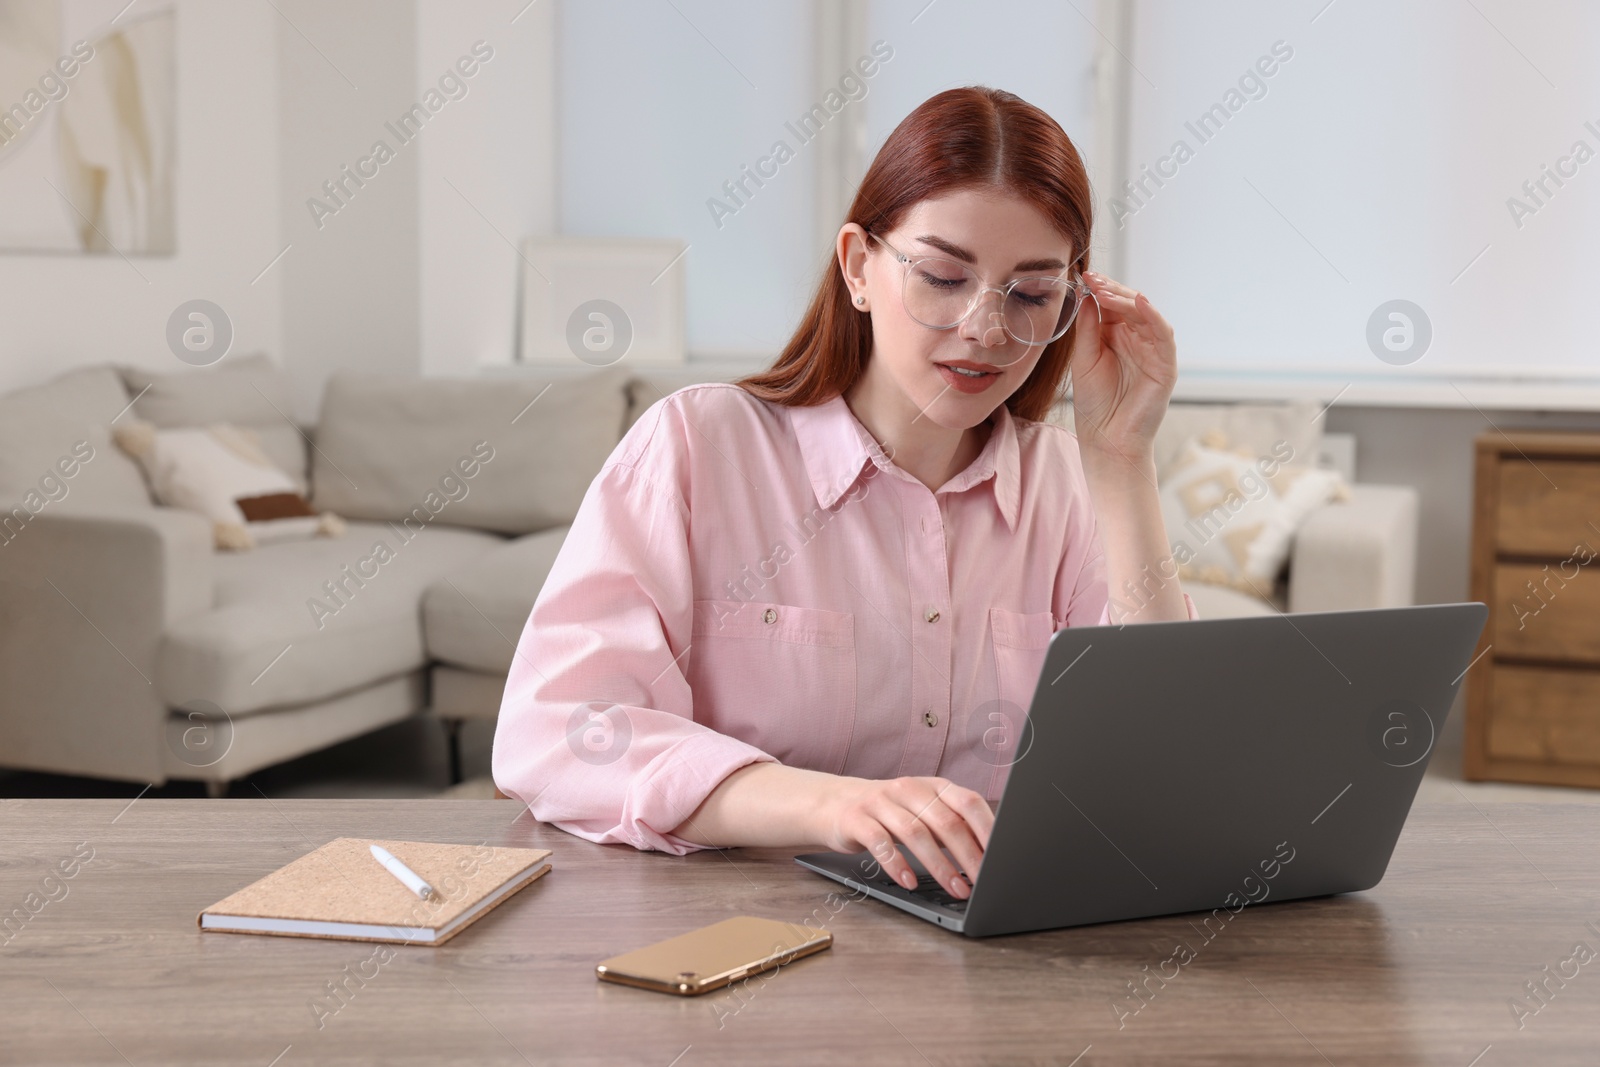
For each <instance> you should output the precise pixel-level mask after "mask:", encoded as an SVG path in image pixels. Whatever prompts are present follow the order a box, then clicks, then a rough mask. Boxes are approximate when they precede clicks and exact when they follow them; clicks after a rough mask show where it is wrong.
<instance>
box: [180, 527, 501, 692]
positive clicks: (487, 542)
mask: <svg viewBox="0 0 1600 1067" xmlns="http://www.w3.org/2000/svg"><path fill="white" fill-rule="evenodd" d="M503 543H504V542H503V540H502V539H501V538H499V537H496V536H494V535H493V534H487V533H482V532H478V531H473V530H452V529H448V528H443V527H430V528H427V529H424V530H422V531H421V532H420V533H415V534H411V535H410V539H409V540H408V539H407V538H406V537H403V536H402V534H401V532H400V531H397V530H396V529H395V528H394V527H392V526H388V525H383V524H375V523H351V524H350V528H349V531H348V533H347V534H346V535H345V536H344V537H340V538H334V539H325V538H317V539H316V540H312V541H291V542H285V543H281V544H271V545H263V546H261V547H260V548H258V549H256V550H255V551H254V552H245V553H237V554H236V553H218V554H217V556H216V559H215V567H216V594H215V597H214V601H213V607H212V608H211V610H210V611H206V612H202V613H201V614H199V615H194V616H191V617H189V618H186V619H182V620H180V621H179V622H177V623H175V624H173V625H172V626H170V627H168V629H167V634H166V637H165V639H164V640H163V641H162V645H161V650H160V652H159V654H158V655H157V660H156V677H155V683H156V688H157V690H158V692H159V693H160V694H161V696H162V698H163V699H164V700H166V702H167V703H168V704H169V705H171V706H173V707H177V706H180V705H183V704H186V703H188V702H189V701H193V700H207V701H210V702H212V703H214V704H216V705H217V706H219V707H220V708H222V709H223V710H224V711H226V712H227V713H228V714H229V715H232V716H238V715H242V714H248V713H250V712H254V711H260V710H263V709H266V708H273V707H278V706H281V705H286V704H301V703H305V702H307V701H311V700H318V699H321V698H324V697H328V696H332V695H334V694H337V693H342V692H345V691H347V690H350V689H353V688H355V687H357V686H362V685H367V684H370V683H372V682H375V681H378V680H379V679H383V678H389V677H392V676H394V675H396V674H401V673H403V672H406V671H413V670H417V669H418V668H420V667H423V666H425V665H426V663H427V658H428V657H427V653H426V652H425V651H424V647H423V639H422V595H423V592H424V591H425V590H426V589H427V588H428V587H429V586H431V585H432V584H433V583H434V582H436V581H438V580H439V577H440V576H441V575H445V574H453V573H456V572H458V571H459V570H461V568H462V567H464V566H465V565H466V564H467V563H468V562H469V561H471V560H472V559H474V558H475V557H477V556H480V555H483V554H484V553H485V552H489V551H492V550H493V549H495V548H498V547H500V546H501V545H502V544H503ZM280 657H281V659H280Z"/></svg>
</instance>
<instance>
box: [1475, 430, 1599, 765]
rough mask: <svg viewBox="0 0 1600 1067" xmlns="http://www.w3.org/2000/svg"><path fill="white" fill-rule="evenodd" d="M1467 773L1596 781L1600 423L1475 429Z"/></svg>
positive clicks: (1597, 760)
mask: <svg viewBox="0 0 1600 1067" xmlns="http://www.w3.org/2000/svg"><path fill="white" fill-rule="evenodd" d="M1473 511H1474V514H1473V526H1472V597H1473V599H1474V600H1481V601H1483V602H1484V603H1485V604H1487V605H1488V606H1489V619H1488V622H1487V623H1486V624H1485V626H1484V633H1483V638H1482V640H1481V641H1480V642H1479V644H1478V656H1479V658H1478V659H1477V660H1476V661H1475V662H1474V664H1473V666H1472V669H1471V671H1470V672H1469V673H1468V676H1467V683H1466V684H1467V719H1466V739H1465V761H1464V762H1465V766H1464V768H1463V770H1464V772H1465V774H1466V777H1467V778H1469V779H1478V780H1482V779H1494V780H1497V781H1504V782H1537V783H1542V784H1546V785H1577V786H1591V787H1597V788H1600V434H1579V433H1534V432H1520V433H1519V432H1514V431H1513V432H1511V433H1506V434H1501V433H1498V432H1494V433H1486V434H1483V435H1482V436H1480V437H1479V438H1478V440H1477V474H1476V487H1475V501H1474V508H1473Z"/></svg>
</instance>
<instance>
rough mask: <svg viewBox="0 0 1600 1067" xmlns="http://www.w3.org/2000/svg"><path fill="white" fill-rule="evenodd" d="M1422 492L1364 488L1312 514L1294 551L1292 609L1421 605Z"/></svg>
mask: <svg viewBox="0 0 1600 1067" xmlns="http://www.w3.org/2000/svg"><path fill="white" fill-rule="evenodd" d="M1417 503H1418V502H1417V491H1416V490H1415V489H1413V488H1412V487H1410V486H1404V485H1361V484H1357V485H1354V486H1351V488H1350V499H1349V500H1346V501H1339V502H1335V503H1331V504H1326V505H1324V506H1322V507H1320V508H1318V509H1317V510H1316V511H1314V512H1312V513H1311V514H1310V516H1308V517H1307V519H1306V521H1305V524H1304V525H1303V526H1301V528H1300V531H1299V533H1297V534H1296V535H1295V539H1294V547H1293V549H1292V550H1291V552H1290V556H1289V610H1290V611H1291V612H1304V611H1348V610H1353V609H1357V608H1390V607H1403V606H1405V605H1407V604H1411V603H1414V602H1415V599H1416V573H1417Z"/></svg>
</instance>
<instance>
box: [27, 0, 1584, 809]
mask: <svg viewBox="0 0 1600 1067" xmlns="http://www.w3.org/2000/svg"><path fill="white" fill-rule="evenodd" d="M1597 42H1600V7H1596V6H1595V5H1593V4H1587V3H1583V2H1581V0H1535V2H1531V3H1513V2H1512V0H1459V2H1458V0H1289V2H1286V0H1271V2H1268V0H1208V2H1204V3H1191V2H1179V0H985V2H982V3H979V2H977V0H767V2H763V3H760V4H749V3H736V2H733V0H450V2H445V0H228V2H220V0H0V109H4V110H3V111H0V797H38V796H67V797H76V796H108V797H127V798H129V799H130V800H131V799H133V798H135V797H137V796H142V795H150V796H174V797H176V796H201V795H207V794H209V795H216V796H235V797H254V796H258V795H265V796H269V797H313V796H347V797H348V796H357V797H360V796H374V797H416V796H432V795H438V794H447V795H452V796H489V795H492V792H493V786H492V783H491V781H490V779H489V755H490V748H491V742H492V739H493V732H494V723H495V716H496V713H497V710H498V706H499V699H500V694H501V690H502V688H503V686H504V681H505V676H506V672H507V670H508V669H509V667H510V665H511V663H512V659H513V656H514V655H515V648H516V641H517V638H518V635H519V634H520V632H521V629H522V626H523V623H524V621H525V620H526V618H527V615H528V612H529V610H530V608H531V606H532V604H533V601H534V598H535V597H536V596H537V594H538V591H539V587H540V583H541V582H542V581H543V579H544V577H545V575H546V574H547V573H548V571H549V569H550V566H551V564H552V562H553V560H554V558H555V554H556V552H557V551H558V550H559V548H560V546H561V543H562V538H563V536H564V535H565V531H566V527H567V525H568V524H569V523H570V521H571V519H572V517H573V515H574V513H575V512H576V509H577V506H578V504H579V502H580V501H581V499H582V497H583V493H584V490H585V488H586V487H587V485H588V484H589V481H590V479H592V478H593V477H594V475H595V473H597V472H598V470H599V469H600V466H601V464H602V463H603V462H604V460H605V459H606V457H607V456H608V455H609V454H610V451H611V449H612V448H613V447H614V446H615V445H616V443H617V441H618V440H619V439H620V437H621V435H622V433H624V432H625V431H626V429H627V427H628V426H630V425H631V423H632V420H633V419H634V418H636V417H637V416H638V414H639V413H640V412H641V411H642V410H644V409H645V408H647V407H648V406H649V405H650V404H652V403H654V402H655V401H656V400H658V399H660V398H661V397H662V396H664V395H666V394H667V393H669V392H671V391H672V390H674V389H676V388H678V387H680V386H683V385H686V384H690V383H693V382H700V381H715V380H731V379H733V378H736V377H738V376H740V375H743V374H747V373H750V372H752V371H755V370H758V369H760V368H762V367H764V366H765V365H767V364H769V363H770V362H771V361H772V360H773V359H774V357H775V356H776V355H777V353H778V352H779V350H780V349H781V348H782V347H783V346H784V344H785V343H786V342H787V340H788V339H789V337H790V335H791V333H792V331H793V330H794V329H795V327H796V325H797V323H798V322H799V320H800V317H801V314H802V312H803V311H804V308H805V305H806V303H807V301H809V299H810V298H811V295H812V293H813V292H814V290H815V287H816V282H817V279H818V277H819V274H820V272H823V271H827V270H834V269H837V266H836V263H835V261H834V241H835V238H836V236H837V234H838V230H839V227H840V225H841V223H842V222H843V221H844V219H845V215H846V212H847V210H848V209H849V207H850V204H851V201H852V198H853V196H854V191H855V188H856V185H857V183H858V181H859V179H860V177H861V174H862V173H863V171H864V170H865V168H866V166H867V164H868V162H869V161H870V160H871V159H872V157H873V155H874V153H875V152H876V151H877V149H878V147H879V146H880V145H881V144H882V143H883V141H884V139H885V138H886V137H887V135H888V134H889V132H890V131H891V130H892V129H893V128H894V127H895V125H896V124H897V123H898V122H899V121H900V120H901V119H902V118H903V117H904V116H905V115H906V114H907V113H908V112H910V111H911V110H912V109H913V108H915V107H916V106H917V105H918V104H920V103H921V102H922V101H924V100H925V99H927V98H928V97H930V96H932V95H933V94H935V93H938V92H940V91H942V90H945V89H949V88H953V87H956V86H962V85H971V84H983V85H989V86H993V87H996V88H1001V89H1005V90H1008V91H1010V92H1013V93H1015V94H1017V95H1019V96H1021V97H1022V98H1024V99H1025V100H1027V101H1029V102H1031V103H1033V104H1035V105H1037V106H1039V107H1040V108H1043V109H1044V110H1045V111H1047V112H1048V113H1049V114H1050V115H1052V116H1053V117H1054V118H1055V119H1056V120H1057V121H1058V122H1059V123H1060V124H1061V126H1062V127H1063V128H1064V129H1065V130H1066V132H1067V133H1068V134H1069V135H1070V136H1071V138H1072V139H1073V141H1074V142H1075V143H1076V144H1077V146H1078V149H1079V151H1080V152H1081V154H1082V156H1083V158H1084V161H1085V163H1086V165H1087V167H1088V171H1089V174H1090V176H1091V180H1092V184H1093V188H1094V192H1095V198H1096V204H1095V210H1096V219H1095V221H1096V226H1095V238H1094V244H1093V246H1092V249H1091V252H1090V257H1089V259H1090V262H1091V264H1092V266H1093V267H1094V269H1096V270H1099V271H1101V272H1103V273H1106V274H1109V275H1110V276H1111V277H1113V278H1116V279H1118V280H1121V281H1123V282H1125V283H1126V284H1128V285H1131V286H1133V287H1135V288H1137V289H1138V290H1140V291H1141V292H1143V293H1145V294H1147V295H1148V296H1149V297H1150V299H1151V300H1152V301H1153V303H1154V304H1155V306H1156V307H1157V308H1158V309H1159V310H1160V311H1161V313H1162V314H1163V315H1164V316H1165V318H1166V319H1167V320H1168V321H1169V322H1170V323H1171V324H1172V325H1173V327H1174V329H1175V331H1176V336H1177V341H1178V356H1179V365H1180V371H1181V377H1180V380H1179V382H1178V385H1177V391H1176V394H1175V396H1174V398H1173V404H1172V407H1171V410H1170V412H1169V415H1168V418H1167V421H1166V423H1164V425H1163V428H1162V432H1161V437H1160V439H1159V440H1158V442H1157V457H1156V458H1157V468H1158V474H1159V477H1160V481H1161V496H1162V504H1163V510H1164V516H1165V518H1166V520H1167V524H1168V534H1169V535H1170V536H1171V538H1172V540H1173V542H1174V545H1175V546H1176V544H1177V543H1178V542H1180V541H1181V542H1184V543H1185V545H1186V548H1187V549H1192V550H1193V558H1192V561H1191V562H1188V563H1186V569H1185V571H1184V580H1183V584H1184V588H1185V590H1186V591H1188V592H1190V593H1191V595H1192V596H1193V598H1194V600H1195V602H1196V605H1197V607H1198V610H1199V612H1200V614H1201V616H1202V617H1206V618H1217V617H1226V616H1239V615H1252V614H1255V615H1276V614H1282V613H1288V614H1289V615H1290V616H1291V617H1292V615H1293V614H1294V613H1297V612H1311V611H1331V610H1344V609H1350V608H1366V607H1390V606H1402V605H1407V604H1414V603H1442V602H1453V601H1462V600H1469V599H1470V600H1482V601H1484V602H1485V603H1487V604H1488V605H1489V606H1490V609H1491V612H1490V619H1489V623H1488V626H1487V628H1486V630H1485V633H1484V636H1483V640H1482V643H1481V645H1480V652H1479V655H1478V658H1477V659H1476V660H1475V661H1474V663H1473V665H1472V667H1471V668H1470V669H1469V671H1468V674H1467V677H1466V684H1465V686H1464V689H1463V696H1462V698H1461V699H1459V700H1458V701H1457V706H1456V707H1455V708H1454V709H1452V711H1451V713H1450V715H1449V717H1448V719H1447V721H1446V722H1444V723H1442V724H1435V727H1436V729H1435V730H1430V731H1429V735H1428V736H1427V737H1418V738H1417V739H1416V742H1415V743H1416V744H1417V746H1418V748H1419V751H1421V752H1424V753H1430V754H1431V755H1432V762H1431V764H1430V767H1429V774H1428V777H1427V779H1426V782H1425V785H1424V795H1428V796H1433V797H1436V798H1439V799H1444V800H1450V801H1456V802H1463V803H1469V802H1471V800H1472V798H1475V797H1486V796H1501V795H1504V796H1515V797H1518V798H1532V799H1541V798H1544V799H1563V800H1571V799H1579V800H1593V799H1597V798H1600V578H1597V577H1596V576H1595V570H1594V568H1592V567H1590V566H1589V565H1588V564H1589V563H1590V562H1591V561H1592V560H1593V559H1594V557H1595V556H1596V554H1597V553H1600V354H1597V351H1596V347H1595V342H1594V327H1593V307H1594V303H1595V299H1594V293H1595V292H1596V291H1597V289H1600V255H1597V251H1596V250H1597V247H1600V245H1597V238H1600V162H1596V161H1595V156H1596V152H1597V151H1600V64H1597V63H1596V62H1595V58H1596V56H1595V48H1596V43H1597ZM1053 418H1054V419H1056V420H1057V421H1060V422H1062V423H1063V424H1065V425H1068V426H1070V425H1071V420H1072V410H1071V404H1070V400H1068V399H1063V402H1062V403H1061V404H1060V405H1059V406H1058V408H1057V410H1056V413H1055V415H1054V416H1053ZM730 491H732V490H731V489H730ZM241 502H242V503H241ZM1419 758H1420V757H1419Z"/></svg>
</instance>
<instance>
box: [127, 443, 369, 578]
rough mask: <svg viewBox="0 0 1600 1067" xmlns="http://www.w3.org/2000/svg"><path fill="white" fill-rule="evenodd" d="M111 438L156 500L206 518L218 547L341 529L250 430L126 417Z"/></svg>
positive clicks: (334, 534)
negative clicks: (163, 424) (139, 469)
mask: <svg viewBox="0 0 1600 1067" xmlns="http://www.w3.org/2000/svg"><path fill="white" fill-rule="evenodd" d="M114 436H115V438H116V442H117V444H118V445H119V446H120V447H121V448H122V450H123V451H124V452H127V453H128V454H129V455H130V456H132V457H133V458H134V459H136V460H138V461H139V463H140V465H142V466H143V467H144V470H145V474H146V475H147V476H148V477H149V479H150V488H151V491H152V492H153V493H154V494H155V498H156V501H157V502H158V503H161V504H165V505H167V506H168V507H175V508H183V509H184V510H186V511H196V512H199V513H200V514H201V515H204V516H206V517H207V518H208V519H210V520H211V528H212V531H213V534H214V536H215V539H216V545H217V547H218V548H231V549H246V548H253V547H255V545H257V544H259V543H266V542H270V541H284V540H290V539H295V538H305V537H313V536H315V535H317V534H322V535H324V536H327V537H338V536H339V535H341V534H342V533H344V522H343V520H341V519H340V518H339V517H338V516H337V515H333V514H322V515H318V514H317V513H316V511H314V510H313V509H312V507H311V505H310V504H308V503H307V502H306V499H305V497H303V496H301V495H300V493H299V491H298V490H297V488H296V486H295V483H294V479H292V478H290V477H289V475H288V474H287V473H286V472H285V471H284V470H283V469H282V468H280V467H277V466H275V465H274V464H273V462H272V460H270V459H268V458H267V455H266V453H265V452H263V451H262V450H261V442H260V440H259V439H258V438H257V437H256V436H255V434H253V433H252V432H251V431H249V430H245V429H240V428H239V427H236V426H233V425H231V424H229V423H225V422H219V423H214V424H212V425H210V426H204V427H190V428H183V429H174V430H158V429H156V427H155V426H153V425H151V424H150V423H148V422H140V421H138V420H131V421H129V422H127V423H126V424H123V425H119V426H117V427H116V428H115V431H114Z"/></svg>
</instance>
